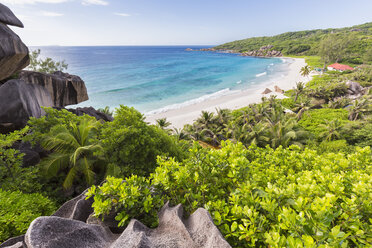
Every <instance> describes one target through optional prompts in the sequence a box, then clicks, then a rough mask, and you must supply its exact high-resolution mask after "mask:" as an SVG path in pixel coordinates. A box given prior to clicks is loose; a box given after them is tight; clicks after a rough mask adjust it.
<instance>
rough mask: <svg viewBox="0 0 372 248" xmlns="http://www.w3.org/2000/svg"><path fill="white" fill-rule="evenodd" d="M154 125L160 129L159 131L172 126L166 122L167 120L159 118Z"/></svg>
mask: <svg viewBox="0 0 372 248" xmlns="http://www.w3.org/2000/svg"><path fill="white" fill-rule="evenodd" d="M156 125H157V126H158V127H160V128H161V129H163V130H166V129H167V127H169V126H170V125H172V123H170V122H169V121H167V118H165V117H164V118H160V119H157V120H156Z"/></svg>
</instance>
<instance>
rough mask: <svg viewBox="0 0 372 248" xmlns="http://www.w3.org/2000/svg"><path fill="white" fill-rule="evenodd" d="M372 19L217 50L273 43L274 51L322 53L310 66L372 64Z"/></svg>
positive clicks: (221, 47)
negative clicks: (333, 63) (337, 63)
mask: <svg viewBox="0 0 372 248" xmlns="http://www.w3.org/2000/svg"><path fill="white" fill-rule="evenodd" d="M371 35H372V22H369V23H365V24H362V25H357V26H353V27H348V28H339V29H323V30H322V29H316V30H308V31H299V32H288V33H283V34H279V35H276V36H272V37H267V36H265V37H254V38H249V39H244V40H238V41H234V42H229V43H226V44H223V45H220V46H217V47H215V48H216V49H227V50H236V51H239V52H246V51H253V50H258V49H260V47H262V46H266V45H273V48H272V50H276V51H281V52H282V53H283V54H284V55H286V56H289V55H290V56H292V55H301V56H315V55H318V56H321V57H322V60H323V63H322V64H319V63H318V62H317V61H314V64H313V63H309V66H316V67H323V66H324V62H325V63H329V62H344V63H349V64H361V63H363V62H364V63H372V59H371V58H372V56H371V53H372V52H371V49H370V48H371V47H372V40H371V39H370V37H371Z"/></svg>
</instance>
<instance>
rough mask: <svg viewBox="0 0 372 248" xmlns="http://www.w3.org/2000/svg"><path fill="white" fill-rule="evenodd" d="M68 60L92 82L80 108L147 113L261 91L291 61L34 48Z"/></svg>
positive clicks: (135, 49)
mask: <svg viewBox="0 0 372 248" xmlns="http://www.w3.org/2000/svg"><path fill="white" fill-rule="evenodd" d="M37 48H39V49H41V55H42V56H43V57H51V58H53V59H54V60H65V61H66V63H67V64H68V65H69V67H68V70H67V72H68V73H70V74H75V75H78V76H80V77H81V78H82V79H83V80H84V81H85V83H86V87H87V89H88V95H89V100H88V101H86V102H83V103H80V104H79V105H77V106H93V107H95V108H102V107H105V106H109V107H110V108H115V107H118V106H119V105H121V104H123V105H127V106H132V107H135V108H136V109H138V110H139V111H141V112H142V113H145V114H149V113H156V112H160V111H165V110H167V109H172V108H178V107H181V106H184V105H187V104H195V103H198V102H201V101H204V100H206V99H210V98H216V97H219V96H221V95H226V94H231V93H232V92H235V91H240V90H245V89H250V88H253V87H258V86H259V84H260V83H262V82H267V81H268V80H270V79H271V78H275V77H277V76H278V74H281V75H284V74H285V73H286V69H287V67H286V66H285V64H286V63H287V62H286V60H284V59H280V58H254V57H242V56H239V55H238V54H228V53H216V52H204V51H185V49H186V48H192V49H200V48H205V46H204V47H195V46H151V47H150V46H107V47H103V46H100V47H63V46H48V47H32V48H31V50H33V49H37Z"/></svg>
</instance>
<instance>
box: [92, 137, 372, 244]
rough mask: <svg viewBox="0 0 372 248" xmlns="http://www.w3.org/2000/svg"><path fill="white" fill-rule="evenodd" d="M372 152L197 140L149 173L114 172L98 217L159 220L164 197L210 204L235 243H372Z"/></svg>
mask: <svg viewBox="0 0 372 248" xmlns="http://www.w3.org/2000/svg"><path fill="white" fill-rule="evenodd" d="M371 155H372V154H371V149H370V148H369V147H366V148H364V149H361V148H358V149H357V151H356V152H355V153H351V154H349V155H345V154H342V153H324V154H322V155H319V154H318V153H317V152H316V151H313V150H309V149H304V150H301V149H300V148H299V147H298V146H290V147H289V148H285V149H284V148H283V147H281V146H280V147H278V148H277V149H272V148H268V147H266V148H258V147H256V146H254V145H253V146H250V147H248V148H247V149H246V148H245V147H244V146H243V145H242V144H241V143H237V144H233V143H231V142H222V147H221V149H220V150H214V149H206V148H202V147H201V146H199V145H195V146H194V147H193V148H192V150H191V156H190V158H189V159H186V160H184V161H183V162H182V163H180V162H177V161H175V160H174V159H169V158H159V159H158V164H159V167H158V168H156V170H155V172H154V173H153V174H151V176H150V177H148V178H142V177H137V176H132V177H130V178H127V179H125V182H124V183H123V181H122V179H116V178H108V179H107V182H106V183H104V184H103V185H102V186H100V187H92V188H91V189H90V190H89V192H88V194H87V195H88V197H94V200H95V201H94V204H93V207H94V211H95V215H96V216H101V217H103V216H105V215H106V214H108V213H110V212H111V211H112V210H113V209H115V210H116V211H117V213H118V214H117V216H116V220H117V221H118V222H119V223H120V225H125V224H127V223H128V221H129V220H130V219H131V218H137V219H139V220H143V221H145V222H146V223H150V225H151V226H154V225H156V224H157V222H156V218H155V217H154V213H156V212H157V211H158V210H159V208H160V207H161V206H162V203H164V202H165V201H171V203H172V204H179V203H182V204H183V206H184V207H185V208H186V210H187V211H188V212H189V213H193V212H194V211H195V210H196V209H197V208H199V207H204V208H206V209H207V210H209V211H210V213H211V214H212V217H213V220H214V222H215V224H216V225H217V226H218V227H219V229H220V230H221V231H222V233H223V234H224V236H225V238H227V240H228V241H229V243H230V244H231V245H232V246H233V247H358V246H370V245H372V240H371V238H372V237H371V233H372V232H371V226H370V220H369V219H370V216H371V214H372V207H371V204H370V201H371V200H372V199H371V194H370V192H369V189H370V188H371V187H372V184H371V181H372V178H371V172H372V171H371V169H372V160H371ZM150 188H151V189H152V190H151V191H150V190H149V189H150ZM151 192H152V193H151Z"/></svg>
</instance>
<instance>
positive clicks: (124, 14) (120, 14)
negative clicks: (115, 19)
mask: <svg viewBox="0 0 372 248" xmlns="http://www.w3.org/2000/svg"><path fill="white" fill-rule="evenodd" d="M114 15H117V16H124V17H129V16H132V15H131V14H127V13H114Z"/></svg>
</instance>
